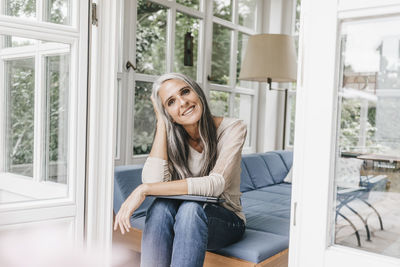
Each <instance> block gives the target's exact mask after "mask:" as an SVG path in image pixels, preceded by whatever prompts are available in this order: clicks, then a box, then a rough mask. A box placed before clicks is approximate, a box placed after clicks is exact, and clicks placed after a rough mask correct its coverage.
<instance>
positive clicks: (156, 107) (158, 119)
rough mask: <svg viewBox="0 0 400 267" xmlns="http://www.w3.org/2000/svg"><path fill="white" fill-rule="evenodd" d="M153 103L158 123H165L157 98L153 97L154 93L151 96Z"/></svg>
mask: <svg viewBox="0 0 400 267" xmlns="http://www.w3.org/2000/svg"><path fill="white" fill-rule="evenodd" d="M150 99H151V103H153V108H154V113H155V114H156V119H157V123H164V121H163V119H162V117H161V111H160V110H159V109H158V106H157V103H156V100H155V99H154V98H153V95H152V96H151V97H150Z"/></svg>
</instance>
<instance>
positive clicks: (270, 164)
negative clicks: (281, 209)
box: [260, 153, 289, 184]
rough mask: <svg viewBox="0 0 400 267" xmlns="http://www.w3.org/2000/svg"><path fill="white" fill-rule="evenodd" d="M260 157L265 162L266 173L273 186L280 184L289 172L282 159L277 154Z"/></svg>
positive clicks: (265, 154)
mask: <svg viewBox="0 0 400 267" xmlns="http://www.w3.org/2000/svg"><path fill="white" fill-rule="evenodd" d="M260 156H261V158H262V159H263V160H264V161H265V164H266V166H267V168H268V171H269V173H270V174H271V177H272V179H273V180H274V184H279V183H282V182H283V179H285V177H286V175H287V173H288V172H289V170H288V169H287V168H286V165H285V164H284V163H283V160H282V158H281V157H280V156H279V155H278V154H277V153H264V154H261V155H260Z"/></svg>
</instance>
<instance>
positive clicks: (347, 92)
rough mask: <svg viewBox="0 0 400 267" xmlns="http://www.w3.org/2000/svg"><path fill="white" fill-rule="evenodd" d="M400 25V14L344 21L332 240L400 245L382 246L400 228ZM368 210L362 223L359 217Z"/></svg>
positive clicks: (375, 246) (378, 248) (374, 246)
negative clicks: (334, 215)
mask: <svg viewBox="0 0 400 267" xmlns="http://www.w3.org/2000/svg"><path fill="white" fill-rule="evenodd" d="M399 26H400V19H399V17H382V18H374V19H362V20H358V21H353V22H346V23H342V24H341V32H340V33H341V34H340V39H341V53H340V57H341V66H340V80H341V82H340V84H339V88H338V101H337V103H338V122H337V140H336V146H337V154H336V155H337V156H336V162H335V163H336V166H335V167H336V168H335V185H336V187H337V189H336V201H337V208H336V213H337V214H338V215H339V216H337V215H336V216H337V217H336V219H335V221H334V222H332V225H331V226H332V228H333V230H334V233H335V235H334V240H333V242H334V243H335V244H340V245H343V246H346V247H353V248H357V249H361V250H367V251H370V252H375V253H379V254H383V255H388V256H392V257H397V258H399V257H400V252H399V251H398V250H391V249H387V250H386V249H383V248H390V247H393V246H394V244H395V243H396V240H398V238H399V236H400V228H399V227H391V225H390V223H391V222H397V221H399V219H400V215H399V213H398V212H396V209H394V207H398V206H399V205H398V203H400V198H399V192H400V185H399V183H398V181H399V177H400V171H399V170H400V158H399V156H398V155H399V154H400V134H399V131H400V125H399V123H398V122H399V121H400V115H399V114H400V113H399V112H398V109H399V107H400V83H399V79H398V75H399V74H400V51H399V40H400V31H399ZM349 188H350V190H353V191H346V189H347V190H349ZM349 192H350V193H349ZM352 197H353V198H352ZM360 200H362V201H360ZM360 202H361V203H360ZM363 202H364V203H363ZM360 204H361V205H360ZM366 204H368V205H366ZM388 207H389V208H388ZM371 210H372V212H373V213H371ZM378 216H379V217H378ZM363 218H365V221H364V226H365V228H364V229H365V231H364V229H363V230H360V229H362V228H360V225H359V224H358V222H359V220H360V219H361V220H364V219H363ZM383 230H385V231H389V232H390V235H383V232H384V231H383ZM355 232H356V236H355V235H354V233H355ZM357 234H358V236H357ZM365 240H368V241H370V242H365Z"/></svg>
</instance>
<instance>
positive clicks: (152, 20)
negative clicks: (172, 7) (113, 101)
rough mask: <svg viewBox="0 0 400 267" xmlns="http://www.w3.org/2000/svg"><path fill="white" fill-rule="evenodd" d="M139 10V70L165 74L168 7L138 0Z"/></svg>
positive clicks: (137, 30) (137, 42)
mask: <svg viewBox="0 0 400 267" xmlns="http://www.w3.org/2000/svg"><path fill="white" fill-rule="evenodd" d="M137 12H138V17H137V24H136V25H137V29H136V67H137V72H140V73H146V74H154V75H159V74H163V73H165V65H166V63H165V55H166V51H165V50H166V43H167V8H165V7H163V6H160V5H157V4H154V3H151V2H150V1H144V0H142V1H138V8H137Z"/></svg>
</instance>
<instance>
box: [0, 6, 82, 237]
mask: <svg viewBox="0 0 400 267" xmlns="http://www.w3.org/2000/svg"><path fill="white" fill-rule="evenodd" d="M87 21H88V1H77V0H61V1H49V0H29V1H12V0H3V1H0V231H5V230H9V229H20V228H27V227H29V226H31V225H34V224H41V225H43V224H45V225H46V224H47V223H49V224H50V223H51V224H58V225H60V226H61V227H62V228H63V229H66V230H67V233H68V235H69V236H70V237H73V238H75V239H78V240H82V239H83V221H84V216H83V215H84V214H83V210H84V185H85V165H84V162H85V153H86V152H85V143H86V98H87V77H88V74H87V66H88V62H87V58H88V56H87V55H88V54H87V53H88V52H87V46H88V45H87V42H88V24H87Z"/></svg>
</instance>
